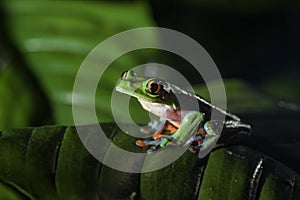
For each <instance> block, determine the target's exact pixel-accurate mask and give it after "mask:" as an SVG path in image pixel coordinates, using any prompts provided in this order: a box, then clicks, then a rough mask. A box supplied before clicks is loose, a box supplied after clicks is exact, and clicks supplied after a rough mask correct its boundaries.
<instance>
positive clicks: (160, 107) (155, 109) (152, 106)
mask: <svg viewBox="0 0 300 200" xmlns="http://www.w3.org/2000/svg"><path fill="white" fill-rule="evenodd" d="M138 101H139V102H140V104H141V105H142V107H143V108H144V109H145V110H147V111H148V112H151V113H153V114H155V115H157V116H159V117H166V116H167V111H168V110H172V109H173V108H172V107H171V106H169V105H166V104H162V103H155V102H149V101H147V100H144V99H141V98H138Z"/></svg>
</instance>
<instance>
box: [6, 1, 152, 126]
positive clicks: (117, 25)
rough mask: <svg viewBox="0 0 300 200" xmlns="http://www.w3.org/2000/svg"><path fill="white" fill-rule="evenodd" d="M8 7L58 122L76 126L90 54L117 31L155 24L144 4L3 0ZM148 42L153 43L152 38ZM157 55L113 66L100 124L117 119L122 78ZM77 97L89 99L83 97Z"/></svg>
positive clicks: (131, 57)
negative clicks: (76, 104)
mask: <svg viewBox="0 0 300 200" xmlns="http://www.w3.org/2000/svg"><path fill="white" fill-rule="evenodd" d="M3 8H4V9H5V10H6V13H7V18H6V19H7V23H8V25H9V26H8V27H9V30H8V33H9V35H10V36H11V37H12V39H13V41H14V42H16V45H17V48H19V49H20V50H21V53H22V54H23V55H24V56H25V60H26V61H27V63H28V65H29V67H30V70H31V71H32V72H33V73H34V75H35V76H36V77H37V79H38V80H39V82H40V83H41V87H42V89H43V90H44V91H45V93H46V94H47V97H48V98H49V101H50V104H51V107H52V109H53V114H54V119H55V122H56V123H58V124H67V125H72V124H74V122H73V116H72V90H73V84H74V80H75V76H76V73H77V71H78V69H79V67H80V65H81V63H82V62H83V60H84V59H85V57H86V56H87V55H88V53H89V52H90V51H91V50H92V49H93V48H94V47H95V46H96V45H98V44H99V43H100V42H102V41H104V40H105V39H107V38H109V37H110V36H113V35H115V34H117V33H120V32H122V31H125V30H128V29H132V28H138V27H144V26H154V22H153V21H152V18H151V16H150V8H149V6H148V4H147V3H146V2H144V1H132V2H119V3H114V2H113V3H112V2H104V1H88V2H81V1H73V2H68V1H41V2H39V1H4V3H3ZM148 39H149V41H152V40H153V41H154V39H153V38H151V37H149V38H148ZM120 48H122V47H119V46H112V47H111V48H109V49H107V52H106V55H102V56H103V57H108V58H109V57H111V56H112V53H114V52H116V50H119V49H120ZM152 55H153V51H147V50H146V51H145V52H131V53H129V54H128V55H124V56H121V57H120V58H118V59H117V60H116V61H115V62H114V63H112V65H111V66H109V68H110V69H108V70H107V71H106V72H105V74H104V75H103V77H102V79H101V80H100V82H99V87H98V88H99V91H98V92H97V94H96V110H97V111H98V114H99V115H101V116H99V119H100V121H112V114H111V110H110V96H111V93H112V91H113V88H114V85H115V84H116V82H117V80H118V79H119V76H120V74H121V73H122V72H123V71H125V70H126V69H128V68H131V67H134V66H137V65H140V64H142V63H144V62H145V61H146V60H149V59H150V58H151V56H152ZM100 65H101V63H100V64H99V67H105V66H100ZM91 76H93V72H91ZM99 78H100V77H99ZM77 95H79V96H78V98H79V99H84V96H80V95H81V94H77Z"/></svg>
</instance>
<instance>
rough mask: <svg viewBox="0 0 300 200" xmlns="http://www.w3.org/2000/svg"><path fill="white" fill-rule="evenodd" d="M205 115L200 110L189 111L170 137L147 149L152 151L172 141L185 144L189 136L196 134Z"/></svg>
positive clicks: (149, 151)
mask: <svg viewBox="0 0 300 200" xmlns="http://www.w3.org/2000/svg"><path fill="white" fill-rule="evenodd" d="M203 119H204V115H203V114H202V113H200V112H196V111H190V112H188V113H187V114H186V115H185V116H184V118H183V120H182V122H181V125H180V127H179V128H178V129H177V131H176V132H175V133H174V134H173V135H171V136H168V137H165V138H163V139H162V140H161V141H160V142H159V143H158V144H157V145H155V146H154V147H152V148H151V149H149V150H148V151H147V153H152V152H154V151H156V150H157V149H160V148H163V147H165V146H166V145H167V144H169V143H170V142H171V141H172V143H174V144H176V145H183V144H184V143H185V142H186V141H187V140H188V139H189V138H191V137H193V135H194V134H196V132H197V129H198V126H199V124H200V123H201V122H202V121H203Z"/></svg>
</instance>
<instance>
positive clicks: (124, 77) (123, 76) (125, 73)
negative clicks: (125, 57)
mask: <svg viewBox="0 0 300 200" xmlns="http://www.w3.org/2000/svg"><path fill="white" fill-rule="evenodd" d="M127 72H128V71H125V72H123V73H122V74H121V80H124V79H126V76H127Z"/></svg>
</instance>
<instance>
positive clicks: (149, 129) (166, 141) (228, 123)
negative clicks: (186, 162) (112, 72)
mask: <svg viewBox="0 0 300 200" xmlns="http://www.w3.org/2000/svg"><path fill="white" fill-rule="evenodd" d="M115 89H116V91H117V92H120V93H123V94H126V95H129V96H131V97H135V98H137V100H138V101H139V103H140V104H141V106H142V107H143V109H145V110H146V111H148V112H150V113H152V114H154V115H155V116H157V118H155V119H153V120H152V121H150V122H149V123H148V125H147V126H146V127H142V128H141V132H143V133H145V134H152V135H151V139H150V140H149V139H144V140H142V139H138V140H136V145H137V146H139V147H141V148H146V149H147V150H146V152H147V153H149V154H150V153H154V152H156V151H158V150H160V149H163V148H166V147H167V146H172V145H173V146H174V145H175V146H178V145H180V146H186V147H187V148H188V149H189V150H190V151H191V152H194V153H196V152H199V151H205V150H207V149H211V148H212V146H214V145H215V144H216V142H217V140H218V139H219V137H220V135H221V131H222V129H223V128H225V129H226V128H227V129H230V130H231V131H232V130H238V131H240V130H242V131H243V132H245V133H250V132H251V126H250V125H249V124H245V123H243V122H241V119H240V118H239V117H238V116H236V115H234V114H232V113H229V112H227V111H225V110H224V109H221V108H219V107H217V106H215V105H212V104H211V103H209V101H207V100H205V99H204V98H202V97H201V96H199V95H197V94H195V93H193V92H190V91H187V90H184V89H182V88H180V87H179V86H177V85H175V84H172V83H170V82H168V81H166V80H163V79H160V78H157V77H141V76H138V74H137V73H136V72H135V71H134V70H127V71H125V72H123V73H122V74H121V77H120V80H119V82H118V83H117V84H116V87H115ZM179 97H180V99H181V101H184V102H188V103H185V105H184V106H182V105H181V104H180V102H179V100H178V98H179ZM189 102H196V103H197V106H196V108H195V106H193V107H189V106H188V105H190V103H189ZM191 104H192V103H191ZM213 111H214V113H217V114H216V116H219V117H216V119H211V115H212V112H213Z"/></svg>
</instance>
